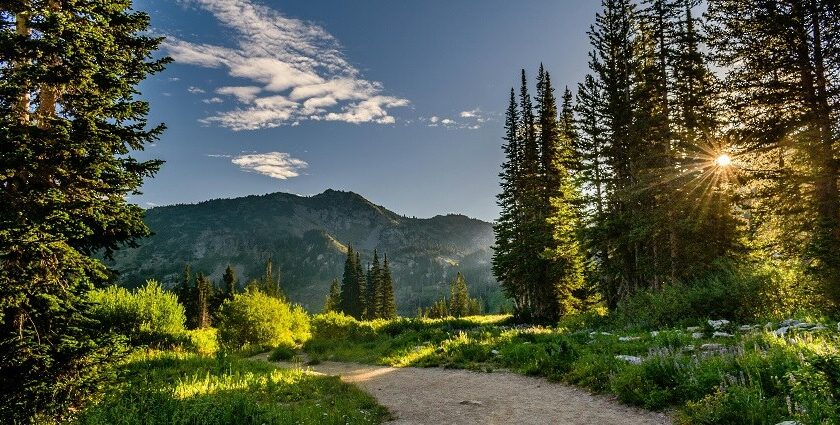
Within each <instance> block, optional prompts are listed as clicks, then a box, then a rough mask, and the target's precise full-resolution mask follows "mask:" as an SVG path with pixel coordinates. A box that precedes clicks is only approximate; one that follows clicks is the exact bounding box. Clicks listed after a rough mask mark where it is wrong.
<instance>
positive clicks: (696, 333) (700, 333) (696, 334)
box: [691, 332, 703, 339]
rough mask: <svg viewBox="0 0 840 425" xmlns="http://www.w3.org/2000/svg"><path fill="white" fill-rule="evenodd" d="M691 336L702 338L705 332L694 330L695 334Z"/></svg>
mask: <svg viewBox="0 0 840 425" xmlns="http://www.w3.org/2000/svg"><path fill="white" fill-rule="evenodd" d="M691 337H692V338H694V339H701V338H703V333H702V332H694V333H693V334H691Z"/></svg>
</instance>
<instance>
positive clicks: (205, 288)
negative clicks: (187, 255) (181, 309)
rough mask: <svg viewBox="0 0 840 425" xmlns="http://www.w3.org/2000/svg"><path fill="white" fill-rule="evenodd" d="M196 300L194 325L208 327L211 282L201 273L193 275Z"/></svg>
mask: <svg viewBox="0 0 840 425" xmlns="http://www.w3.org/2000/svg"><path fill="white" fill-rule="evenodd" d="M195 288H196V291H195V292H196V300H195V305H196V309H195V314H196V315H195V318H194V319H193V320H194V321H195V327H196V328H197V329H205V328H208V327H210V325H211V323H210V314H211V311H210V304H211V300H212V299H213V284H212V283H211V282H210V279H208V278H207V277H206V276H204V274H203V273H198V274H197V275H196V277H195Z"/></svg>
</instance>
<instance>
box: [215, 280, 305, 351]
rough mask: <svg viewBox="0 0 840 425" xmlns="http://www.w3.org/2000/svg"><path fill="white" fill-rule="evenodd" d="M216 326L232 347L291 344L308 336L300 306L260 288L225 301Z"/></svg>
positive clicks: (222, 338) (221, 336) (223, 338)
mask: <svg viewBox="0 0 840 425" xmlns="http://www.w3.org/2000/svg"><path fill="white" fill-rule="evenodd" d="M218 328H219V337H220V339H221V341H222V342H223V343H225V344H228V345H231V346H234V347H243V346H246V345H257V346H263V347H276V346H279V345H282V344H285V345H289V346H294V345H296V344H301V343H303V342H305V341H306V340H308V339H309V338H310V336H311V332H310V325H309V317H308V316H307V315H306V312H305V311H304V310H303V308H301V307H300V306H293V305H290V304H289V303H287V302H285V301H283V300H281V299H278V298H274V297H270V296H268V295H265V294H263V293H262V292H259V291H254V292H249V293H245V294H237V295H235V296H234V297H233V299H232V300H226V301H225V302H224V304H222V307H221V309H220V310H219V320H218Z"/></svg>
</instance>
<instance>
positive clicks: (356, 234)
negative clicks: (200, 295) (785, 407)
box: [108, 190, 503, 315]
mask: <svg viewBox="0 0 840 425" xmlns="http://www.w3.org/2000/svg"><path fill="white" fill-rule="evenodd" d="M146 224H148V226H149V227H150V228H151V230H152V232H154V235H153V236H151V237H149V238H146V239H143V240H141V241H139V245H140V246H139V247H137V248H127V249H124V250H120V251H118V252H117V253H115V255H114V260H113V261H109V262H108V264H109V266H111V267H112V268H113V269H115V270H117V271H118V272H119V273H120V274H119V276H118V278H117V279H118V281H119V282H120V283H121V284H123V285H125V286H129V287H134V286H137V285H139V284H141V283H142V282H144V281H145V280H146V279H152V278H154V279H158V280H159V281H161V282H162V283H163V284H164V285H165V286H167V287H173V286H174V285H176V284H177V283H179V282H180V280H181V276H182V273H183V271H184V266H185V265H186V264H187V263H189V264H190V265H191V267H192V270H194V271H200V272H203V273H204V274H206V275H208V276H209V277H210V279H211V280H213V281H214V282H215V283H216V285H221V280H222V279H221V278H222V274H223V273H224V271H225V268H226V267H227V266H228V264H230V265H231V266H233V268H234V269H235V271H236V274H237V276H238V279H239V282H240V286H241V285H244V284H246V283H247V282H248V281H249V280H251V279H254V278H259V277H260V276H262V274H263V272H264V268H265V264H266V260H267V259H268V258H269V257H271V258H272V259H273V261H274V265H275V268H276V269H277V270H276V273H277V274H279V277H280V284H281V286H282V290H283V292H284V293H285V294H286V295H287V296H288V297H289V298H291V300H292V301H294V302H297V303H300V304H302V305H303V306H304V307H305V308H307V309H308V310H310V311H315V312H317V311H320V310H321V309H322V308H323V306H324V300H325V298H326V296H327V293H328V291H329V287H330V282H332V280H333V279H335V278H339V279H341V277H342V272H343V268H344V262H345V258H346V254H347V245H348V244H352V246H353V248H354V249H355V250H357V251H359V252H361V254H362V257H363V258H368V259H369V258H371V257H372V256H373V251H374V249H377V250H379V252H387V253H388V261H389V262H390V267H391V273H392V274H393V278H394V290H395V296H396V301H397V309H398V312H399V313H400V314H403V315H409V314H414V313H415V312H416V311H417V310H418V308H419V307H428V306H431V305H432V304H433V303H434V302H435V301H436V300H438V299H440V298H441V297H442V296H444V295H448V291H449V283H450V281H452V279H453V278H454V277H455V275H456V273H457V272H458V271H460V272H461V273H462V274H463V275H464V277H465V278H466V279H467V280H468V281H469V282H470V289H471V291H472V293H471V294H470V295H471V296H473V297H477V298H481V299H482V300H483V302H484V304H485V305H484V306H483V308H484V311H495V310H497V309H498V307H499V306H500V305H501V304H502V303H503V297H502V295H501V292H500V291H499V286H498V283H497V281H496V279H495V278H494V277H493V274H492V271H491V266H490V257H491V255H492V250H491V246H492V244H493V228H492V225H491V224H490V223H487V222H484V221H481V220H476V219H472V218H468V217H465V216H463V215H446V216H436V217H433V218H429V219H417V218H407V217H403V216H400V215H398V214H396V213H394V212H392V211H389V210H387V209H385V208H383V207H381V206H378V205H375V204H373V203H371V202H370V201H368V200H367V199H365V198H363V197H362V196H359V195H357V194H355V193H353V192H342V191H335V190H327V191H325V192H324V193H321V194H319V195H315V196H311V197H303V196H297V195H292V194H287V193H272V194H268V195H262V196H247V197H244V198H235V199H218V200H212V201H207V202H202V203H199V204H194V205H174V206H166V207H157V208H152V209H150V210H148V211H147V213H146Z"/></svg>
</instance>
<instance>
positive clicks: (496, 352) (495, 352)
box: [490, 350, 499, 356]
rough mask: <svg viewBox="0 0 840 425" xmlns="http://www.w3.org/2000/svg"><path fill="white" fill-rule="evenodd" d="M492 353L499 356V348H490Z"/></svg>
mask: <svg viewBox="0 0 840 425" xmlns="http://www.w3.org/2000/svg"><path fill="white" fill-rule="evenodd" d="M490 354H492V355H494V356H498V355H499V350H490Z"/></svg>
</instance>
